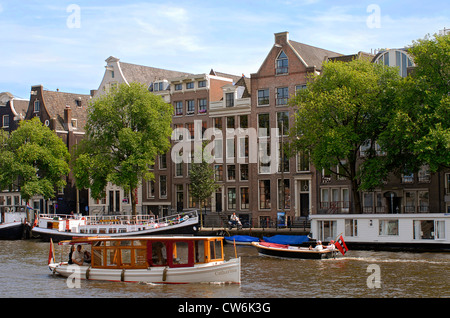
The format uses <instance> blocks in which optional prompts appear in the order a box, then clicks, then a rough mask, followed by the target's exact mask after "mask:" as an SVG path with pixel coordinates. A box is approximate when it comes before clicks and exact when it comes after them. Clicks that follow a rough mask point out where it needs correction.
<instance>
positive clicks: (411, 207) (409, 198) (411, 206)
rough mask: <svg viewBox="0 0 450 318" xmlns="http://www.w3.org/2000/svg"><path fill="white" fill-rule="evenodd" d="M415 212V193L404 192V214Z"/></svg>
mask: <svg viewBox="0 0 450 318" xmlns="http://www.w3.org/2000/svg"><path fill="white" fill-rule="evenodd" d="M414 212H416V192H415V191H406V192H405V213H414Z"/></svg>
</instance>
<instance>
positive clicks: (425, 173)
mask: <svg viewBox="0 0 450 318" xmlns="http://www.w3.org/2000/svg"><path fill="white" fill-rule="evenodd" d="M418 178H419V182H423V183H429V182H430V181H431V175H430V167H429V166H428V165H424V166H422V167H420V170H419V173H418Z"/></svg>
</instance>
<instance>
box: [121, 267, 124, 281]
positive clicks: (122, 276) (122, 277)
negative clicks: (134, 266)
mask: <svg viewBox="0 0 450 318" xmlns="http://www.w3.org/2000/svg"><path fill="white" fill-rule="evenodd" d="M120 281H121V282H123V281H125V268H124V269H122V272H121V273H120Z"/></svg>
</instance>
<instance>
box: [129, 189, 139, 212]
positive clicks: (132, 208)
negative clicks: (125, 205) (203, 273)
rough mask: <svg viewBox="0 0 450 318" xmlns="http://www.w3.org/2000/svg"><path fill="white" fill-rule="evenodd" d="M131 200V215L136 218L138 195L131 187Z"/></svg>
mask: <svg viewBox="0 0 450 318" xmlns="http://www.w3.org/2000/svg"><path fill="white" fill-rule="evenodd" d="M130 188H131V190H130V198H131V215H133V216H136V215H137V214H136V194H135V193H134V189H133V188H132V187H130Z"/></svg>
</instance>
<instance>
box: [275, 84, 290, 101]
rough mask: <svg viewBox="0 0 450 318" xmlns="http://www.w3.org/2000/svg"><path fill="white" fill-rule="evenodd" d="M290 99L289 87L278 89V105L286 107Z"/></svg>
mask: <svg viewBox="0 0 450 318" xmlns="http://www.w3.org/2000/svg"><path fill="white" fill-rule="evenodd" d="M288 99H289V89H288V88H287V87H279V88H277V105H286V104H287V102H288Z"/></svg>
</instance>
